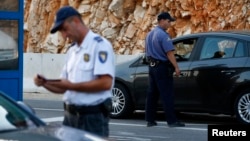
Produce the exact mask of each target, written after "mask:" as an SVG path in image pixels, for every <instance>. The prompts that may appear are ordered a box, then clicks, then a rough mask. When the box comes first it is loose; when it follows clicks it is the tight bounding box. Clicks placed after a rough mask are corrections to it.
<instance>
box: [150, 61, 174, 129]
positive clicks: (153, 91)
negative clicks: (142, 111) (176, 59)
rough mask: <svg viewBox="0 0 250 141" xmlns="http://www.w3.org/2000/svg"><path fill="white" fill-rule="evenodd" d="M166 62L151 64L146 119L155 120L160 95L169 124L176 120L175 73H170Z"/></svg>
mask: <svg viewBox="0 0 250 141" xmlns="http://www.w3.org/2000/svg"><path fill="white" fill-rule="evenodd" d="M168 67H169V66H168V65H166V64H165V63H159V64H158V65H156V66H154V67H151V66H149V88H148V92H147V99H146V121H148V122H153V121H155V116H156V111H157V102H158V99H159V97H160V99H161V102H162V105H163V110H164V112H165V116H166V121H167V123H168V124H171V123H174V122H176V120H177V119H176V116H175V113H174V86H173V75H169V73H168V71H169V68H168Z"/></svg>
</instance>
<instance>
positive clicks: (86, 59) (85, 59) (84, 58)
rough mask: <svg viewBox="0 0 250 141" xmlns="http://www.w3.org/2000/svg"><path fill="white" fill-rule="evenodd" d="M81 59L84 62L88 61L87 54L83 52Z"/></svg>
mask: <svg viewBox="0 0 250 141" xmlns="http://www.w3.org/2000/svg"><path fill="white" fill-rule="evenodd" d="M83 60H84V61H85V62H88V61H89V54H83Z"/></svg>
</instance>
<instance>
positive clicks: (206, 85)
mask: <svg viewBox="0 0 250 141" xmlns="http://www.w3.org/2000/svg"><path fill="white" fill-rule="evenodd" d="M245 47H246V43H244V41H241V40H238V39H235V38H228V37H224V36H208V37H206V38H205V37H204V40H203V43H202V44H201V46H200V47H199V49H200V50H199V51H197V54H196V57H197V60H195V61H193V62H192V63H191V65H190V68H189V70H190V73H189V75H188V77H187V84H189V86H190V91H189V93H188V95H189V98H188V100H187V101H186V103H185V104H186V105H182V106H185V108H190V109H201V110H203V111H204V110H205V111H206V110H208V111H216V110H219V109H223V108H225V107H223V105H224V106H227V105H226V104H227V103H228V101H229V98H230V96H229V91H230V88H231V87H233V86H234V85H233V84H234V83H235V82H234V81H235V80H236V79H235V78H236V77H237V74H238V73H239V72H240V71H241V68H242V67H243V66H244V64H245V62H246V61H247V58H246V57H245V56H246V52H247V51H246V48H245ZM227 108H228V107H227Z"/></svg>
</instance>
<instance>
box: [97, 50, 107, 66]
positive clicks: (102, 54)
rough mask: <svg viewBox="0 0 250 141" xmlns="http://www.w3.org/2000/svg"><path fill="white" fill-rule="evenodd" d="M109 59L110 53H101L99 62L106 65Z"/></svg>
mask: <svg viewBox="0 0 250 141" xmlns="http://www.w3.org/2000/svg"><path fill="white" fill-rule="evenodd" d="M107 58H108V53H107V52H106V51H100V52H99V60H100V62H101V63H105V62H106V61H107Z"/></svg>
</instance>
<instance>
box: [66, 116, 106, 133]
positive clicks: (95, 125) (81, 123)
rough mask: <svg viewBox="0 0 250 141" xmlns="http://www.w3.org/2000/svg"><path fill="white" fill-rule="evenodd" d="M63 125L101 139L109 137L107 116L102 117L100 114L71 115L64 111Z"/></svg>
mask: <svg viewBox="0 0 250 141" xmlns="http://www.w3.org/2000/svg"><path fill="white" fill-rule="evenodd" d="M63 125H66V126H70V127H74V128H78V129H82V130H84V131H87V132H90V133H93V134H96V135H99V136H101V137H108V136H109V116H104V115H103V113H102V112H99V113H90V114H80V115H73V114H70V113H69V112H68V111H65V114H64V120H63Z"/></svg>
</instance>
